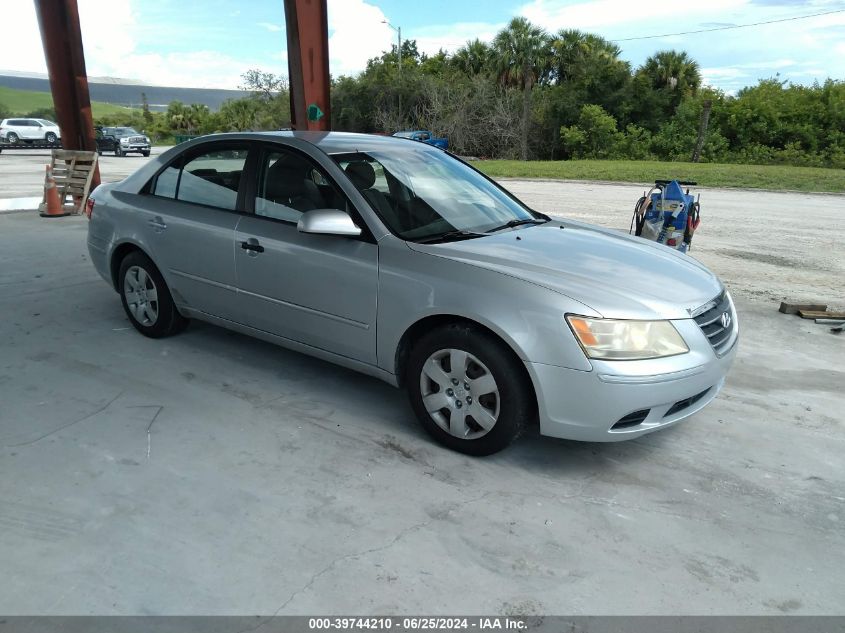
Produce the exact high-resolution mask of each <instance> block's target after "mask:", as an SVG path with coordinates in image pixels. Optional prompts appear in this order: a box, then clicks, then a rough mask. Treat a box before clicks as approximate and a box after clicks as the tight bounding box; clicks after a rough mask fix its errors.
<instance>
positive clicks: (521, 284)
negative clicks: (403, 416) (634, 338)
mask: <svg viewBox="0 0 845 633" xmlns="http://www.w3.org/2000/svg"><path fill="white" fill-rule="evenodd" d="M567 312H577V313H579V314H594V311H593V310H591V309H590V308H588V307H587V306H585V305H583V304H581V303H579V302H577V301H574V300H573V299H570V298H569V297H565V296H563V295H561V294H559V293H556V292H554V291H552V290H549V289H547V288H543V287H541V286H538V285H536V284H532V283H530V282H527V281H524V280H521V279H517V278H515V277H510V276H508V275H504V274H502V273H498V272H495V271H491V270H487V269H483V268H478V267H475V266H471V265H468V264H465V263H462V262H457V261H454V260H451V259H447V258H443V257H437V256H434V255H430V254H427V253H422V252H418V251H414V250H412V249H410V248H408V246H407V245H406V244H405V243H404V242H402V241H401V240H399V239H397V238H392V237H391V238H387V239H384V240H382V241H381V242H380V243H379V308H378V334H377V356H378V364H379V367H381V368H382V369H384V370H386V371H389V372H391V373H394V372H395V371H396V367H395V359H396V353H397V350H398V347H399V344H400V341H401V340H402V337H403V335H404V334H405V332H406V331H407V330H408V329H409V328H410V327H411V326H413V325H414V324H415V323H417V322H418V321H420V320H422V319H424V318H427V317H430V316H439V315H453V316H456V317H460V318H462V319H468V320H471V321H475V322H477V323H479V324H481V325H483V326H484V327H486V328H488V329H489V330H491V331H492V332H494V333H495V334H496V335H498V336H499V337H500V338H501V339H502V340H503V341H504V342H505V343H506V344H507V345H509V346H510V347H511V349H512V350H513V351H514V352H515V353H516V355H517V356H519V358H520V359H522V360H523V361H527V362H533V363H543V364H548V365H555V366H559V367H568V368H570V369H576V370H580V371H590V370H591V369H592V366H591V365H590V363H589V361H588V360H587V358H586V357H585V356H584V353H583V351H582V350H581V348H580V346H579V345H578V343H577V341H576V340H575V337H574V336H573V335H572V333H571V332H570V330H569V328H568V327H567V325H566V323H565V321H564V314H566V313H567Z"/></svg>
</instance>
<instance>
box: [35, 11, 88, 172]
mask: <svg viewBox="0 0 845 633" xmlns="http://www.w3.org/2000/svg"><path fill="white" fill-rule="evenodd" d="M35 11H36V13H37V14H38V26H39V28H40V29H41V43H42V45H43V46H44V58H45V60H46V61H47V72H48V73H49V75H50V91H51V92H52V93H53V107H54V108H55V109H56V118H57V119H58V121H57V123H58V124H59V128H60V129H61V131H62V146H63V147H64V148H65V149H77V150H85V151H89V152H93V151H96V149H97V145H96V142H95V140H94V122H93V119H92V118H91V98H90V97H89V95H88V74H87V73H86V72H85V54H84V51H83V49H82V31H81V29H80V26H79V10H78V8H77V4H76V0H35ZM98 184H100V170H99V167H98V168H97V170H96V171H95V172H94V178H93V180H92V182H91V186H92V188H93V187H96V186H97V185H98Z"/></svg>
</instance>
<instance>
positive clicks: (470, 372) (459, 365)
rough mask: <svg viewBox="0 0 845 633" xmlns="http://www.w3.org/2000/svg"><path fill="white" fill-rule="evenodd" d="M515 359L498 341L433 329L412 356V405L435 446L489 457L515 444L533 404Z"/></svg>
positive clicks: (476, 332) (469, 331)
mask: <svg viewBox="0 0 845 633" xmlns="http://www.w3.org/2000/svg"><path fill="white" fill-rule="evenodd" d="M518 363H519V359H518V358H517V357H516V356H515V355H514V354H513V353H512V352H511V351H510V350H509V349H508V348H506V347H505V346H504V344H502V343H501V341H499V340H498V339H496V338H495V337H493V336H491V335H490V334H487V333H486V332H483V331H481V330H480V329H477V328H474V327H471V326H469V325H465V324H454V325H448V326H445V327H441V328H438V329H436V330H433V331H431V332H429V333H428V334H426V335H425V336H423V337H422V338H421V339H420V340H419V341H418V343H417V344H416V345H415V346H414V348H413V350H412V351H411V354H410V357H409V359H408V364H407V374H406V377H405V379H406V384H407V387H408V395H409V398H410V401H411V406H412V407H413V409H414V412H415V413H416V415H417V417H418V418H419V420H420V422H422V425H423V427H424V428H425V429H426V431H428V432H429V434H431V435H432V437H434V439H436V440H437V441H438V442H440V443H441V444H444V445H445V446H448V447H449V448H451V449H454V450H456V451H460V452H462V453H466V454H469V455H490V454H492V453H495V452H497V451H500V450H502V449H503V448H505V447H506V446H508V444H510V443H511V442H512V441H513V440H514V439H516V438H517V437H518V436H519V434H520V433H521V432H522V430H523V429H524V428H525V426H526V425H527V424H528V423H529V422H530V421H531V420H533V419H534V416H535V409H536V405H535V402H534V397H533V391H532V390H531V387H530V385H529V384H528V381H527V377H526V376H525V372H524V371H523V369H522V367H520V366H519V365H518Z"/></svg>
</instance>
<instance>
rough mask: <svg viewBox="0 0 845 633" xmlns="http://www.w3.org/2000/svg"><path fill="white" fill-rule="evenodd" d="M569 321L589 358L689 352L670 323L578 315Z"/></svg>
mask: <svg viewBox="0 0 845 633" xmlns="http://www.w3.org/2000/svg"><path fill="white" fill-rule="evenodd" d="M566 320H567V322H568V323H569V327H571V328H572V331H573V332H574V333H575V338H577V339H578V342H579V343H581V347H582V348H584V353H585V354H586V355H587V356H588V357H589V358H596V359H601V360H644V359H646V358H660V357H663V356H674V355H676V354H684V353H686V352H688V351H689V348H688V347H687V345H686V343H684V339H682V338H681V335H680V334H678V331H677V330H676V329H675V326H674V325H672V324H671V323H670V322H669V321H621V320H617V319H594V318H590V317H582V316H575V315H570V316H567V317H566Z"/></svg>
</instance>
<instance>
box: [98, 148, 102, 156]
mask: <svg viewBox="0 0 845 633" xmlns="http://www.w3.org/2000/svg"><path fill="white" fill-rule="evenodd" d="M102 155H103V150H101V149H100V148H99V147H98V148H97V156H102Z"/></svg>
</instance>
